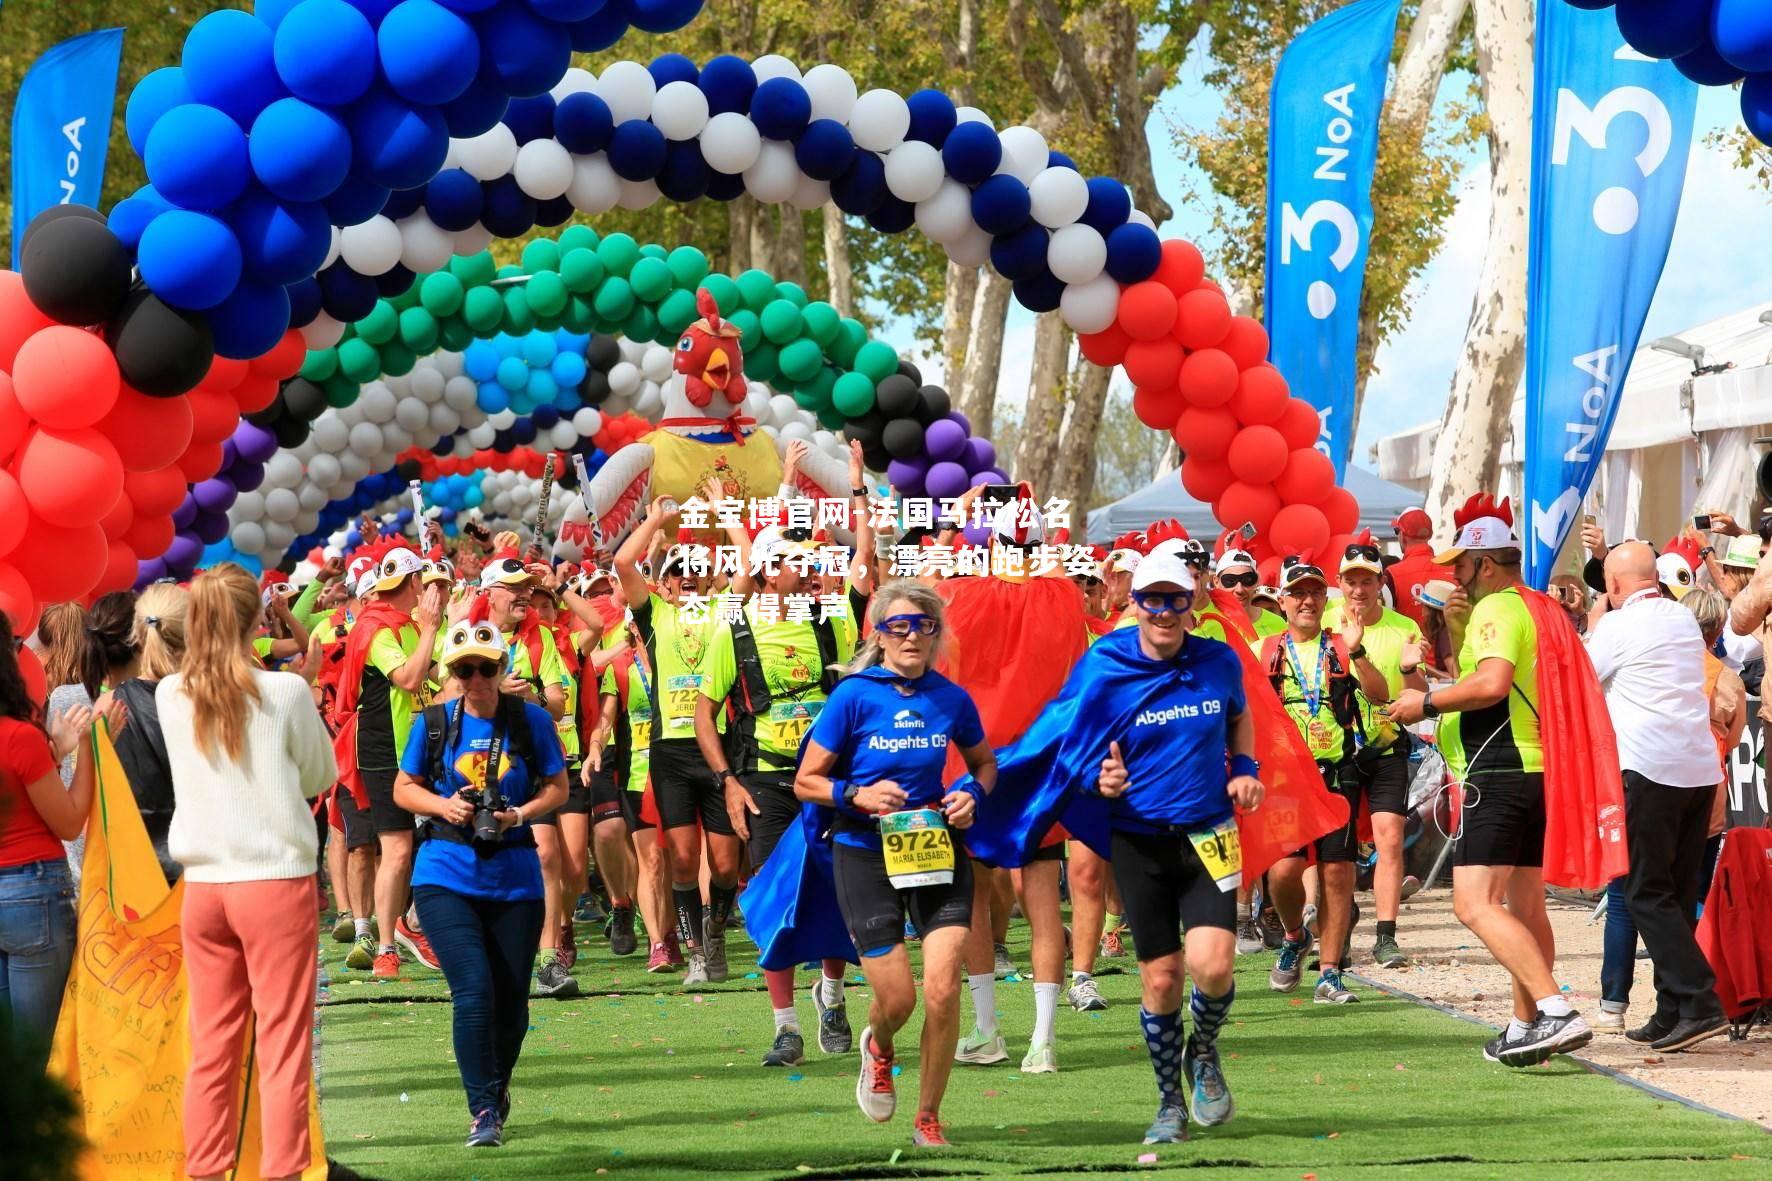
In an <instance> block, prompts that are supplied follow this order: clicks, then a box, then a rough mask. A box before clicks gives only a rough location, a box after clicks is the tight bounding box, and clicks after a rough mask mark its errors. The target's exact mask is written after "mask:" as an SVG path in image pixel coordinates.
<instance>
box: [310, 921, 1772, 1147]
mask: <svg viewBox="0 0 1772 1181" xmlns="http://www.w3.org/2000/svg"><path fill="white" fill-rule="evenodd" d="M1025 930H1026V929H1025V927H1022V926H1020V925H1019V924H1018V925H1017V928H1016V933H1017V934H1018V935H1020V936H1021V937H1022V938H1023V939H1025ZM581 942H582V943H584V944H587V945H589V946H588V947H587V950H586V951H584V952H581V956H580V960H579V965H578V967H577V969H576V972H575V975H576V976H577V977H578V980H579V982H580V984H581V985H582V986H584V988H585V990H586V992H587V993H596V994H598V995H595V996H590V995H587V996H585V997H582V998H580V999H577V1000H573V1001H567V1002H557V1001H536V1002H534V1003H533V1004H532V1006H531V1010H530V1020H531V1026H530V1034H529V1040H528V1042H527V1044H526V1045H525V1047H524V1053H523V1059H522V1062H521V1063H520V1064H519V1066H518V1068H517V1076H516V1082H515V1086H514V1088H513V1098H514V1108H513V1111H512V1113H511V1120H510V1124H509V1126H508V1129H507V1133H506V1134H507V1140H506V1144H505V1147H504V1148H502V1149H500V1150H496V1151H481V1152H470V1151H468V1150H467V1149H464V1148H462V1147H461V1141H462V1138H463V1137H464V1136H465V1135H466V1133H467V1125H468V1114H467V1110H466V1106H465V1101H464V1099H463V1096H462V1090H461V1086H460V1083H459V1079H458V1076H457V1074H456V1070H455V1063H454V1060H453V1057H452V1055H451V1051H450V1007H449V1005H448V1004H446V1003H437V1002H439V1001H441V1000H442V999H443V998H444V997H445V995H446V993H445V990H444V988H443V987H442V980H441V977H440V976H438V975H437V974H435V973H431V972H428V971H426V970H424V969H422V968H418V967H415V966H412V965H407V966H405V969H404V970H405V971H406V972H407V973H408V975H409V977H410V978H409V979H406V980H401V981H395V982H390V983H385V984H384V983H380V982H375V981H370V980H367V979H364V977H365V976H366V974H364V973H351V972H347V971H346V970H345V969H344V967H343V962H342V961H343V953H344V951H345V950H346V948H345V947H343V946H340V945H335V944H332V943H330V942H328V943H327V944H326V947H325V955H326V965H325V970H326V971H327V972H328V973H329V975H330V979H331V982H332V983H331V986H330V988H329V990H328V992H329V996H328V1003H326V1004H325V1006H324V1007H323V1009H322V1011H321V1018H320V1029H321V1039H322V1048H321V1075H320V1080H321V1093H322V1112H323V1115H324V1119H325V1125H326V1148H327V1153H328V1155H329V1156H331V1157H333V1158H334V1159H335V1160H337V1161H338V1162H340V1163H341V1164H344V1165H347V1166H349V1167H350V1168H351V1169H353V1170H355V1171H356V1172H357V1173H359V1174H360V1175H361V1176H363V1177H366V1178H377V1179H385V1181H409V1179H410V1181H453V1179H455V1178H462V1179H469V1178H472V1179H476V1181H493V1179H496V1178H512V1179H515V1178H524V1179H528V1178H545V1179H550V1181H552V1179H563V1178H579V1177H596V1176H605V1175H607V1176H610V1177H629V1178H639V1177H664V1176H677V1177H682V1176H690V1175H694V1174H702V1175H706V1176H711V1177H717V1178H720V1179H722V1181H724V1179H726V1178H732V1179H738V1178H753V1177H754V1178H765V1177H785V1178H840V1177H940V1176H948V1177H972V1176H1007V1175H1015V1174H1045V1175H1051V1176H1062V1175H1070V1174H1079V1173H1084V1172H1122V1171H1124V1172H1132V1171H1137V1172H1152V1173H1155V1172H1174V1171H1178V1170H1180V1169H1183V1168H1186V1169H1189V1170H1200V1169H1203V1168H1205V1169H1210V1168H1211V1167H1213V1166H1219V1167H1222V1168H1223V1169H1226V1170H1228V1169H1231V1168H1234V1169H1236V1170H1237V1173H1236V1175H1237V1177H1239V1178H1251V1179H1253V1178H1290V1179H1292V1181H1299V1179H1301V1178H1304V1179H1310V1178H1316V1179H1320V1181H1335V1179H1338V1178H1344V1177H1351V1178H1376V1177H1379V1176H1383V1177H1387V1178H1388V1177H1408V1178H1436V1179H1437V1178H1449V1179H1453V1181H1464V1179H1474V1178H1488V1177H1494V1178H1507V1179H1508V1181H1516V1179H1520V1178H1554V1179H1555V1181H1572V1179H1575V1178H1587V1177H1607V1178H1617V1177H1626V1176H1630V1175H1631V1173H1632V1172H1637V1173H1639V1174H1640V1175H1643V1176H1655V1177H1658V1178H1659V1177H1684V1176H1695V1175H1701V1176H1705V1177H1741V1178H1750V1177H1752V1178H1764V1177H1767V1176H1772V1138H1768V1136H1767V1135H1766V1133H1764V1132H1762V1131H1761V1130H1759V1129H1758V1128H1757V1127H1756V1126H1754V1125H1751V1124H1746V1123H1738V1122H1734V1121H1730V1120H1724V1119H1720V1118H1717V1117H1715V1116H1710V1115H1706V1114H1703V1113H1700V1112H1695V1111H1691V1110H1689V1109H1687V1108H1684V1107H1682V1106H1680V1105H1678V1104H1674V1103H1665V1102H1660V1101H1657V1100H1656V1099H1654V1098H1652V1097H1650V1096H1648V1095H1646V1094H1643V1093H1642V1092H1639V1091H1637V1090H1634V1089H1632V1088H1629V1087H1626V1086H1624V1085H1622V1084H1619V1083H1616V1082H1613V1081H1611V1080H1609V1079H1606V1078H1603V1077H1601V1076H1599V1075H1595V1074H1591V1073H1589V1072H1588V1071H1586V1070H1584V1069H1582V1068H1581V1067H1580V1066H1578V1065H1576V1064H1574V1063H1571V1062H1568V1061H1566V1060H1561V1059H1559V1060H1558V1061H1557V1063H1556V1064H1555V1065H1551V1066H1546V1067H1542V1068H1539V1069H1536V1070H1531V1071H1527V1072H1513V1071H1509V1070H1505V1069H1503V1068H1501V1067H1498V1066H1493V1065H1490V1064H1488V1063H1485V1062H1484V1061H1482V1058H1481V1055H1480V1047H1481V1042H1482V1040H1483V1037H1484V1035H1483V1032H1482V1030H1481V1029H1479V1028H1478V1027H1476V1026H1473V1025H1470V1024H1468V1023H1465V1022H1461V1021H1457V1020H1454V1019H1452V1018H1450V1017H1446V1016H1443V1015H1441V1014H1439V1013H1435V1012H1432V1011H1430V1010H1426V1009H1422V1008H1419V1007H1417V1006H1415V1005H1412V1004H1410V1003H1408V1002H1406V1001H1401V1000H1393V999H1390V998H1388V997H1384V996H1382V995H1381V994H1378V993H1375V992H1371V991H1366V990H1362V997H1361V1003H1360V1004H1358V1005H1355V1006H1348V1007H1344V1008H1331V1007H1328V1006H1316V1005H1313V1004H1311V1003H1310V999H1309V995H1308V992H1306V991H1304V990H1301V993H1300V994H1298V995H1294V996H1290V997H1288V996H1280V995H1277V994H1275V993H1272V992H1269V991H1268V989H1267V983H1266V971H1267V968H1268V966H1269V957H1267V956H1256V957H1243V958H1242V959H1241V961H1240V971H1239V978H1238V999H1237V1005H1236V1009H1235V1011H1234V1012H1233V1015H1232V1024H1231V1025H1230V1026H1228V1027H1227V1028H1226V1030H1225V1032H1224V1034H1223V1035H1222V1038H1221V1042H1220V1045H1221V1047H1222V1050H1223V1053H1224V1055H1225V1072H1226V1075H1227V1076H1228V1078H1229V1080H1230V1084H1231V1088H1232V1090H1233V1092H1234V1093H1235V1095H1236V1099H1237V1108H1238V1113H1237V1117H1236V1119H1235V1120H1233V1121H1232V1122H1231V1123H1230V1124H1229V1125H1227V1126H1225V1127H1222V1128H1214V1129H1209V1130H1201V1129H1197V1128H1196V1129H1195V1131H1194V1139H1193V1140H1192V1141H1191V1142H1189V1143H1187V1144H1181V1145H1169V1146H1164V1147H1160V1148H1145V1147H1143V1146H1142V1145H1141V1143H1140V1138H1141V1136H1142V1134H1143V1131H1144V1128H1145V1126H1146V1124H1147V1123H1148V1122H1149V1120H1150V1117H1151V1114H1152V1113H1153V1111H1154V1110H1155V1103H1156V1091H1155V1086H1154V1083H1153V1080H1152V1075H1151V1069H1150V1064H1149V1060H1148V1058H1147V1057H1146V1055H1145V1051H1144V1046H1143V1043H1142V1040H1141V1038H1140V1037H1139V1033H1138V1024H1137V1013H1136V1009H1137V1004H1138V978H1137V976H1136V975H1134V974H1131V973H1127V974H1122V975H1108V976H1101V977H1098V980H1099V981H1100V983H1101V985H1102V991H1103V992H1104V993H1105V994H1106V996H1107V998H1108V1000H1109V1002H1110V1004H1111V1006H1112V1007H1111V1008H1110V1009H1109V1010H1108V1011H1107V1012H1106V1013H1097V1014H1087V1015H1085V1014H1078V1013H1073V1012H1072V1011H1071V1010H1070V1008H1069V1007H1068V1006H1066V1005H1064V1004H1062V1002H1061V1004H1060V1007H1059V1015H1058V1054H1059V1066H1060V1073H1058V1074H1056V1075H1038V1076H1028V1077H1023V1076H1022V1075H1021V1074H1020V1073H1019V1072H1018V1071H1017V1069H1016V1064H1017V1063H1019V1062H1020V1056H1021V1054H1022V1052H1023V1051H1024V1050H1025V1049H1026V1040H1027V1035H1028V1032H1029V1030H1030V1029H1031V1028H1032V1025H1033V988H1032V985H1031V984H1030V983H1027V982H1022V981H1016V980H1011V981H1006V982H1002V983H1000V984H999V985H998V991H997V997H998V1008H999V1010H1000V1011H1001V1013H1002V1026H1003V1029H1004V1034H1005V1037H1007V1038H1008V1039H1009V1043H1010V1051H1011V1061H1010V1062H1009V1063H1007V1064H1005V1065H1003V1066H997V1067H987V1068H981V1067H956V1068H955V1073H954V1078H953V1081H952V1083H951V1084H950V1086H949V1089H948V1096H947V1100H946V1102H945V1103H944V1105H943V1116H944V1120H945V1122H946V1124H947V1129H948V1136H949V1138H950V1139H951V1140H952V1141H953V1142H954V1144H955V1148H954V1149H953V1150H952V1151H949V1152H946V1153H933V1152H925V1151H920V1150H916V1149H913V1148H911V1147H910V1115H911V1113H912V1112H913V1111H914V1108H915V1097H916V1079H915V1072H916V1070H917V1060H916V1059H917V1055H916V1053H915V1051H914V1047H915V1044H916V1043H915V1030H916V1029H917V1028H920V1016H919V1018H913V1021H912V1028H911V1029H910V1030H907V1031H906V1034H907V1035H909V1036H901V1040H900V1042H899V1045H900V1047H901V1049H900V1059H901V1062H902V1064H903V1072H904V1073H903V1076H902V1077H901V1079H900V1083H899V1116H898V1118H897V1119H895V1120H894V1121H893V1122H892V1123H890V1124H884V1125H881V1124H873V1123H870V1122H868V1121H867V1120H866V1119H864V1118H863V1117H862V1115H861V1114H860V1112H858V1111H857V1110H856V1107H855V1101H854V1085H855V1074H856V1070H857V1068H858V1058H857V1057H856V1056H855V1055H853V1054H851V1055H847V1056H844V1057H841V1058H831V1057H825V1056H823V1055H820V1054H819V1053H818V1052H817V1050H816V1048H815V1047H814V1046H813V1044H812V1041H813V1039H812V1038H811V1036H810V1035H809V1036H808V1053H809V1057H808V1059H807V1062H806V1064H805V1065H804V1066H802V1067H799V1068H796V1069H793V1070H765V1069H763V1068H761V1067H760V1066H759V1065H758V1061H759V1059H760V1058H761V1056H762V1054H763V1052H764V1051H765V1050H766V1049H767V1048H768V1046H769V1039H770V1035H771V1033H772V1030H771V1028H770V1019H769V1002H768V998H767V996H766V995H765V994H764V993H763V991H762V989H763V982H762V980H761V978H760V977H757V976H755V975H753V974H752V973H753V965H752V963H751V960H750V958H749V956H748V954H747V953H749V952H750V950H751V948H750V945H749V943H748V942H747V941H746V940H745V939H744V938H743V937H742V936H736V935H735V937H734V938H733V939H732V940H731V947H732V950H733V952H734V953H735V954H734V955H733V957H732V958H733V979H732V980H731V981H730V982H729V983H727V984H726V985H723V986H716V987H715V988H714V990H712V991H710V992H708V993H706V994H704V995H702V996H700V997H688V996H683V995H680V994H678V993H676V992H674V991H673V988H674V986H675V983H676V978H675V977H674V976H672V977H657V976H647V975H646V974H645V973H644V972H643V971H642V968H643V961H642V960H641V959H640V958H639V957H633V958H629V959H627V960H622V961H617V960H615V959H613V958H612V957H610V956H609V955H608V952H607V946H606V945H605V944H603V943H602V941H601V940H600V939H592V938H586V937H584V936H583V935H581ZM1015 956H1016V960H1017V962H1018V963H1020V964H1022V965H1024V966H1025V965H1026V963H1027V949H1026V946H1025V943H1024V944H1022V945H1019V946H1016V947H1015ZM1116 962H1117V963H1123V964H1127V965H1128V966H1130V961H1129V960H1122V961H1103V964H1104V965H1106V964H1109V963H1116ZM1307 983H1308V982H1307ZM962 992H964V990H962ZM800 1001H801V1020H802V1022H803V1024H804V1026H805V1028H807V1029H808V1030H810V1029H811V1027H812V1012H811V1005H810V1003H809V1002H808V1001H807V1000H806V995H805V990H804V988H802V989H801V992H800ZM962 1003H963V1006H964V1010H963V1012H962V1019H961V1022H962V1029H964V1028H965V1027H967V1026H968V1025H969V1023H970V1019H971V1013H970V1002H969V1001H963V1002H962ZM849 1004H850V1012H851V1014H852V1017H851V1020H852V1022H853V1024H854V1025H855V1027H856V1032H857V1033H858V1034H859V1032H860V1028H861V1025H862V1024H863V1022H864V1020H865V1016H864V1014H865V1012H866V992H865V990H864V989H863V988H861V987H859V986H857V987H852V988H851V989H850V991H849ZM1149 1154H1154V1156H1155V1161H1154V1163H1152V1162H1151V1161H1149V1160H1148V1155H1149ZM1141 1156H1147V1160H1146V1161H1145V1162H1142V1163H1141V1162H1140V1159H1139V1158H1140V1157H1141ZM1632 1162H1642V1163H1641V1164H1638V1165H1633V1163H1632ZM1190 1175H1197V1173H1193V1174H1190Z"/></svg>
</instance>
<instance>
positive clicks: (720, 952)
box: [702, 934, 731, 984]
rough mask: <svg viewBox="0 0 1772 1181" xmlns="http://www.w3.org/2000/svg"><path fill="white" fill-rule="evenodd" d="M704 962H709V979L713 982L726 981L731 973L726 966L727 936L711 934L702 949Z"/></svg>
mask: <svg viewBox="0 0 1772 1181" xmlns="http://www.w3.org/2000/svg"><path fill="white" fill-rule="evenodd" d="M702 959H703V962H705V963H706V964H707V973H708V981H709V982H710V983H713V984H721V983H724V982H725V980H726V977H727V976H728V975H730V974H731V969H730V968H728V967H727V966H726V936H725V935H724V934H721V935H709V936H708V938H707V943H706V944H705V946H704V947H703V949H702Z"/></svg>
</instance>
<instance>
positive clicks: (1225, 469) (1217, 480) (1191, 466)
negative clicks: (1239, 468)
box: [1181, 455, 1242, 525]
mask: <svg viewBox="0 0 1772 1181" xmlns="http://www.w3.org/2000/svg"><path fill="white" fill-rule="evenodd" d="M1235 478H1236V477H1234V476H1232V475H1231V469H1230V465H1229V464H1227V463H1225V462H1224V461H1223V460H1222V459H1206V458H1203V457H1201V456H1198V455H1190V456H1188V457H1187V458H1186V459H1184V460H1182V461H1181V486H1182V487H1183V488H1184V489H1186V490H1187V494H1188V495H1189V496H1191V497H1193V498H1194V499H1195V500H1198V501H1200V502H1201V503H1204V504H1210V503H1211V502H1212V501H1215V500H1217V499H1218V498H1219V496H1221V495H1222V494H1223V493H1224V490H1225V489H1226V488H1228V487H1230V485H1231V481H1232V480H1234V479H1235ZM1237 524H1239V525H1241V524H1242V522H1241V521H1238V522H1237Z"/></svg>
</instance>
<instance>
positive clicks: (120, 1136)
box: [49, 726, 326, 1181]
mask: <svg viewBox="0 0 1772 1181" xmlns="http://www.w3.org/2000/svg"><path fill="white" fill-rule="evenodd" d="M92 742H93V753H94V758H95V760H96V763H97V771H98V788H97V792H96V793H95V796H94V799H93V805H92V817H91V819H90V820H89V821H88V823H87V826H86V861H85V863H84V866H83V868H82V870H81V878H80V917H79V926H78V930H77V933H76V939H75V947H74V964H73V969H72V971H70V972H69V973H68V989H67V993H66V995H65V996H64V997H63V999H62V1011H61V1020H60V1022H59V1023H58V1024H57V1026H56V1031H55V1049H54V1053H53V1054H52V1055H51V1058H50V1066H49V1068H50V1071H51V1073H54V1074H57V1075H59V1076H60V1077H61V1079H62V1080H63V1081H64V1082H65V1083H66V1084H67V1085H68V1086H69V1087H70V1088H71V1089H72V1090H73V1091H74V1093H75V1097H76V1099H77V1101H78V1103H79V1106H80V1110H81V1113H82V1118H83V1126H82V1127H81V1128H80V1129H79V1130H80V1132H81V1134H82V1135H83V1136H84V1137H85V1139H86V1142H87V1145H88V1151H87V1152H86V1154H85V1156H84V1157H83V1158H82V1160H81V1175H82V1176H83V1177H86V1178H90V1179H92V1181H131V1179H139V1181H166V1179H167V1178H177V1177H183V1176H185V1170H184V1159H185V1145H184V1095H185V1073H186V1070H187V1068H188V1067H189V1065H190V1038H189V1018H188V1016H187V1011H186V1005H187V996H186V991H185V961H184V947H183V945H182V943H181V942H180V932H179V912H180V908H181V907H182V905H183V902H184V883H183V881H180V882H179V883H178V884H177V885H176V886H173V887H170V888H169V887H168V886H167V885H166V879H165V877H164V876H162V875H161V873H160V864H159V862H158V861H157V860H156V859H155V857H154V848H153V844H152V842H151V841H149V839H148V830H147V828H146V826H145V825H143V823H142V818H141V813H140V812H139V811H138V810H137V809H136V805H135V797H134V795H133V794H132V793H131V792H130V790H129V782H128V780H127V779H126V778H125V776H124V774H123V768H122V765H121V764H120V763H118V761H117V752H116V750H115V749H114V748H113V747H112V745H111V740H110V737H109V736H108V735H107V734H106V733H104V728H103V727H102V726H100V727H98V728H96V729H95V730H94V731H93V738H92ZM240 1070H241V1081H240V1099H241V1102H242V1103H243V1105H244V1110H243V1111H242V1112H240V1113H239V1114H238V1116H237V1118H236V1119H235V1121H234V1126H235V1127H236V1128H237V1129H238V1132H237V1137H238V1140H237V1146H236V1152H237V1154H238V1161H239V1163H238V1165H237V1167H236V1168H235V1170H234V1173H233V1177H234V1178H236V1179H237V1181H257V1179H258V1178H259V1177H260V1173H259V1167H258V1157H259V1130H258V1094H257V1078H256V1077H255V1072H254V1069H253V1056H252V1046H251V1043H250V1041H249V1042H248V1044H247V1047H246V1053H245V1056H244V1060H243V1061H242V1062H241V1064H240ZM308 1126H309V1135H310V1137H311V1139H312V1143H313V1152H314V1155H313V1162H312V1163H311V1164H310V1165H309V1167H308V1169H307V1171H306V1172H305V1173H304V1174H303V1175H302V1176H303V1178H304V1181H323V1179H324V1178H325V1176H326V1149H325V1142H324V1140H323V1139H322V1137H321V1133H320V1110H319V1096H318V1092H317V1091H311V1092H310V1094H309V1100H308Z"/></svg>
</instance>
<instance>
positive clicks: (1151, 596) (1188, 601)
mask: <svg viewBox="0 0 1772 1181" xmlns="http://www.w3.org/2000/svg"><path fill="white" fill-rule="evenodd" d="M1132 601H1133V602H1135V603H1137V604H1138V605H1139V606H1140V607H1143V608H1144V609H1145V610H1146V611H1149V612H1150V613H1151V614H1152V615H1164V614H1170V615H1186V614H1187V613H1188V612H1189V611H1192V610H1193V609H1194V596H1193V593H1192V592H1191V591H1175V592H1174V593H1172V594H1158V593H1157V592H1155V591H1133V592H1132Z"/></svg>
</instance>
